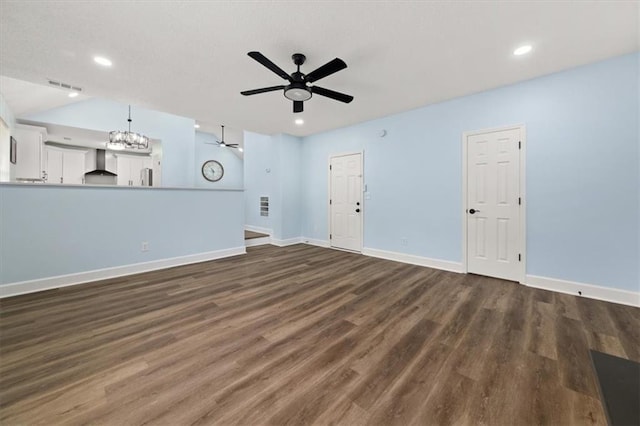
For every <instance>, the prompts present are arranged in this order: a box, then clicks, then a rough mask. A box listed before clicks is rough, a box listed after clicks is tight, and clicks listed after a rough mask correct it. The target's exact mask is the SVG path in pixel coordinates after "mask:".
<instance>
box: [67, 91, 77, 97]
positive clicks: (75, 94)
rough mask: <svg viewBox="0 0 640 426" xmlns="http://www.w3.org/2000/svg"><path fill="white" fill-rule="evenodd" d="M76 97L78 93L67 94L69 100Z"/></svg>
mask: <svg viewBox="0 0 640 426" xmlns="http://www.w3.org/2000/svg"><path fill="white" fill-rule="evenodd" d="M78 95H79V93H78V92H71V93H69V97H70V98H75V97H76V96H78Z"/></svg>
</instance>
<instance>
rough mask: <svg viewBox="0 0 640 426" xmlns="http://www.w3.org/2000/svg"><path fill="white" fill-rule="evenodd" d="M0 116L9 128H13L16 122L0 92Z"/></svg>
mask: <svg viewBox="0 0 640 426" xmlns="http://www.w3.org/2000/svg"><path fill="white" fill-rule="evenodd" d="M0 118H1V119H2V120H3V121H4V122H5V123H6V124H7V126H9V129H13V127H14V126H15V124H16V119H15V117H14V115H13V111H11V108H9V105H8V104H7V102H6V101H5V99H4V96H2V93H0Z"/></svg>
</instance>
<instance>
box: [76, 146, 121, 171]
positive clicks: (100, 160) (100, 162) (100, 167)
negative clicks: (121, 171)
mask: <svg viewBox="0 0 640 426" xmlns="http://www.w3.org/2000/svg"><path fill="white" fill-rule="evenodd" d="M106 154H107V151H105V150H104V149H97V150H96V169H95V170H93V171H90V172H88V173H85V174H84V175H85V176H118V175H117V174H115V173H112V172H110V171H109V170H107V161H106Z"/></svg>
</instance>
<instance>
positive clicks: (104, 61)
mask: <svg viewBox="0 0 640 426" xmlns="http://www.w3.org/2000/svg"><path fill="white" fill-rule="evenodd" d="M93 60H94V62H95V63H96V64H98V65H102V66H103V67H110V66H111V65H113V63H112V62H111V60H109V59H107V58H105V57H103V56H94V57H93Z"/></svg>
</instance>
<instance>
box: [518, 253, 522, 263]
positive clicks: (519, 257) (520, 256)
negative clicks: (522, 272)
mask: <svg viewBox="0 0 640 426" xmlns="http://www.w3.org/2000/svg"><path fill="white" fill-rule="evenodd" d="M518 262H522V255H521V254H520V253H518Z"/></svg>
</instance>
